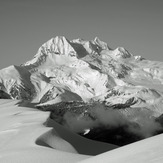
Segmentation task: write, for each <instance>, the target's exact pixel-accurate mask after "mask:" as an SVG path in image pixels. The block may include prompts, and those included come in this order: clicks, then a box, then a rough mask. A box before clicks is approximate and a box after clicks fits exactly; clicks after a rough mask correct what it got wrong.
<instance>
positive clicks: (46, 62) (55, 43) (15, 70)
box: [0, 36, 163, 135]
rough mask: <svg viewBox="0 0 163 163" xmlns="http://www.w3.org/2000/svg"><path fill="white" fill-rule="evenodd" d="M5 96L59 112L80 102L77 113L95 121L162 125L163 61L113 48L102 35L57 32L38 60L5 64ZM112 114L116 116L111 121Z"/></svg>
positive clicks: (0, 81) (1, 74) (1, 89)
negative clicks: (83, 36) (90, 37)
mask: <svg viewBox="0 0 163 163" xmlns="http://www.w3.org/2000/svg"><path fill="white" fill-rule="evenodd" d="M0 98H12V99H20V100H23V101H28V102H30V103H35V104H36V105H37V107H38V108H41V107H42V108H44V109H45V110H48V109H49V110H50V109H53V111H54V110H55V114H57V113H58V112H57V113H56V110H59V109H61V108H62V109H65V110H66V111H65V114H66V113H67V110H71V111H70V112H71V113H72V112H74V110H73V109H74V108H75V110H78V111H77V112H78V113H77V115H78V116H77V117H78V118H79V115H80V118H81V119H82V118H83V119H84V121H85V118H88V119H89V124H90V121H91V124H92V121H95V123H96V124H97V123H98V125H99V124H104V125H113V126H114V125H118V124H124V123H125V124H126V121H127V122H132V123H136V124H138V125H139V131H140V132H142V133H144V130H147V127H149V125H151V126H152V125H156V126H157V127H156V128H157V129H159V128H160V126H159V125H158V124H155V121H156V119H157V118H159V117H160V116H161V115H162V113H163V63H162V62H156V61H149V60H146V59H144V58H143V57H141V56H134V55H133V54H131V53H129V52H128V51H127V50H126V49H125V48H123V47H118V48H116V49H114V50H113V49H111V48H110V47H109V46H108V44H107V43H105V42H103V41H101V40H100V39H99V38H97V37H96V38H95V39H94V40H91V41H85V40H83V39H80V38H79V39H74V40H71V41H70V40H68V39H67V38H65V37H64V36H57V37H55V38H52V39H50V40H49V41H47V42H46V43H44V44H43V45H42V46H41V47H40V48H39V50H38V52H37V54H36V55H35V56H34V58H33V59H32V60H30V61H27V62H26V63H24V64H21V65H20V66H14V65H13V66H10V67H7V68H5V69H2V70H0ZM72 110H73V111H72ZM101 111H102V112H101ZM73 114H75V113H73ZM66 115H67V114H66ZM110 115H113V117H114V118H115V119H114V118H111V116H110ZM63 116H64V117H66V116H65V115H63ZM105 116H106V118H105V120H103V117H105ZM107 116H108V118H111V119H114V121H116V122H113V121H112V120H108V121H107V122H106V119H107ZM119 117H122V118H119ZM83 119H82V120H83ZM90 119H91V120H90ZM147 122H150V123H148V125H147ZM62 123H63V122H62ZM86 126H87V125H86ZM93 126H94V125H93ZM87 127H88V126H87ZM87 127H85V126H84V127H83V128H84V129H86V128H87ZM74 128H75V127H74ZM83 128H82V129H83ZM151 128H152V127H151ZM142 130H143V131H142ZM151 130H152V129H151ZM150 132H151V131H150ZM152 132H153V130H152ZM146 134H147V135H148V132H147V131H146Z"/></svg>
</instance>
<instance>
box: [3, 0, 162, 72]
mask: <svg viewBox="0 0 163 163" xmlns="http://www.w3.org/2000/svg"><path fill="white" fill-rule="evenodd" d="M162 8H163V0H0V69H1V68H4V67H7V66H9V65H13V64H14V65H20V64H21V63H24V62H26V61H28V60H30V59H31V58H32V57H33V56H34V55H35V54H36V52H37V50H38V48H39V47H40V46H41V45H42V44H43V43H44V42H46V41H48V40H49V39H50V38H52V37H55V36H57V35H62V36H63V35H64V36H65V37H67V38H68V39H70V40H71V39H75V38H79V37H80V38H83V39H85V40H91V39H93V38H94V37H95V36H97V37H99V38H100V39H101V40H103V41H105V42H107V43H108V44H109V46H110V47H111V48H116V47H117V46H123V47H125V48H126V49H127V50H128V51H129V52H130V53H132V54H134V55H142V56H143V57H145V58H146V59H150V60H158V61H163V54H162V53H163V52H162V47H163V9H162Z"/></svg>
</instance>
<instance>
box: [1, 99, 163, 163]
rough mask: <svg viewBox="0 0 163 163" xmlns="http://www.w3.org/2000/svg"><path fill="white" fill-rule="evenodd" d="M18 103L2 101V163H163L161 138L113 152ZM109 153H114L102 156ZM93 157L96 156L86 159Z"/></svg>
mask: <svg viewBox="0 0 163 163" xmlns="http://www.w3.org/2000/svg"><path fill="white" fill-rule="evenodd" d="M18 103H19V101H13V100H0V162H1V163H11V162H12V163H29V162H30V163H37V162H38V163H45V162H46V163H60V162H61V163H68V162H69V163H73V162H81V163H87V162H89V163H90V162H94V163H96V162H97V163H100V162H101V163H119V162H121V163H123V162H124V163H126V162H132V163H137V162H139V163H144V162H150V163H156V162H158V163H161V162H163V157H162V151H163V143H162V142H163V135H162V134H161V135H159V136H155V137H152V138H148V139H146V140H143V141H139V142H137V143H133V144H130V145H127V146H124V147H120V148H118V149H114V148H116V146H114V145H110V144H105V143H99V142H94V141H92V140H87V139H84V138H82V137H80V136H78V135H76V134H73V133H72V132H70V131H68V130H67V129H64V128H63V127H62V126H60V125H59V124H57V123H56V122H54V121H52V120H48V118H49V112H42V111H39V110H36V109H33V108H27V107H18V106H17V105H18ZM45 124H47V125H48V126H49V127H46V126H45ZM50 126H53V128H52V127H50ZM70 143H71V144H72V145H73V146H74V147H75V148H76V149H75V148H74V147H73V146H72V145H71V144H70ZM110 149H114V150H112V151H109V152H106V153H103V152H105V151H108V150H110ZM77 150H78V151H79V152H80V153H84V154H85V155H81V154H79V153H78V152H77ZM91 153H92V154H96V156H90V155H87V154H91ZM98 153H99V154H98ZM100 153H101V154H100Z"/></svg>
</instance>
